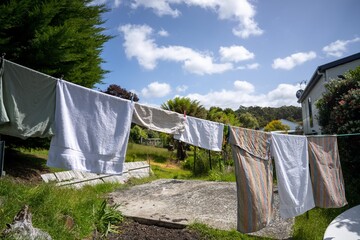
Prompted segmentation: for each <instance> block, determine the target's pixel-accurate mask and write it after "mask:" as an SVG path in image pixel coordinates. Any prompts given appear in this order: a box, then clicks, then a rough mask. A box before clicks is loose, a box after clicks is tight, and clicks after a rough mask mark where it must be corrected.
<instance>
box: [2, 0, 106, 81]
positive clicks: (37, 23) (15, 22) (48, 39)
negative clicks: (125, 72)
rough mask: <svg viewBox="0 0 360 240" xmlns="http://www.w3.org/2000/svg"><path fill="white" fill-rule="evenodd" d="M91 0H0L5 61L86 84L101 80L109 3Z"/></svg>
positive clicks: (103, 72) (103, 71)
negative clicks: (105, 23) (104, 23)
mask: <svg viewBox="0 0 360 240" xmlns="http://www.w3.org/2000/svg"><path fill="white" fill-rule="evenodd" d="M89 3H90V0H2V1H0V23H1V24H0V52H1V53H6V59H8V60H11V61H14V62H16V63H19V64H21V65H24V66H27V67H29V68H32V69H35V70H38V71H40V72H43V73H46V74H49V75H51V76H54V77H57V78H59V77H61V76H62V75H64V79H65V80H68V81H70V82H74V83H76V84H80V85H82V86H85V87H93V86H94V85H95V84H96V83H100V82H101V80H102V78H103V76H104V74H105V73H106V72H107V71H105V70H103V69H102V68H101V66H100V64H101V63H102V62H103V60H102V59H101V57H100V53H101V51H102V48H103V44H104V43H105V42H106V41H108V40H109V39H110V38H111V36H108V35H105V34H104V33H103V31H104V28H103V27H101V24H103V21H102V20H101V14H102V13H104V12H106V11H107V9H106V8H105V6H104V5H99V6H90V5H89Z"/></svg>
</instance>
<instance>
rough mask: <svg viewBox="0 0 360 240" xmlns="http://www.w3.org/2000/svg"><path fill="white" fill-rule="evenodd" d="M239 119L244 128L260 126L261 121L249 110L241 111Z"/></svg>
mask: <svg viewBox="0 0 360 240" xmlns="http://www.w3.org/2000/svg"><path fill="white" fill-rule="evenodd" d="M239 120H240V122H241V126H242V127H244V128H251V129H257V128H259V123H258V121H257V119H256V118H255V117H254V116H253V115H252V114H251V113H249V112H246V113H241V114H240V115H239Z"/></svg>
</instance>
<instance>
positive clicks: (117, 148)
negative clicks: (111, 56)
mask: <svg viewBox="0 0 360 240" xmlns="http://www.w3.org/2000/svg"><path fill="white" fill-rule="evenodd" d="M132 113H133V104H132V103H131V102H130V101H128V100H124V99H121V98H117V97H114V96H110V95H107V94H103V93H100V92H97V91H94V90H91V89H87V88H84V87H81V86H78V85H75V84H72V83H69V82H65V81H58V83H57V89H56V111H55V125H56V127H55V128H56V131H55V136H54V137H53V138H52V140H51V145H50V151H49V159H48V162H47V165H48V166H51V167H58V168H64V169H73V170H81V171H88V172H94V173H108V174H115V173H121V172H122V171H123V163H124V160H125V155H126V149H127V143H128V138H129V133H130V126H131V118H132Z"/></svg>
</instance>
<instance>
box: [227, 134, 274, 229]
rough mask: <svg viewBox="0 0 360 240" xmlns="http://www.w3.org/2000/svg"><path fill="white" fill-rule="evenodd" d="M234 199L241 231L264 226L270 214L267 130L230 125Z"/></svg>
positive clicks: (270, 183)
mask: <svg viewBox="0 0 360 240" xmlns="http://www.w3.org/2000/svg"><path fill="white" fill-rule="evenodd" d="M229 131H230V138H229V143H230V144H231V149H232V154H233V158H234V161H235V174H236V187H237V199H238V207H237V208H238V221H237V229H238V231H240V232H243V233H249V232H255V231H259V230H260V229H262V228H264V227H266V226H267V225H268V224H269V223H270V221H271V219H272V215H273V205H272V203H273V172H272V163H271V158H270V152H269V150H270V145H269V138H270V134H268V133H265V132H260V131H255V130H250V129H244V128H237V127H230V128H229Z"/></svg>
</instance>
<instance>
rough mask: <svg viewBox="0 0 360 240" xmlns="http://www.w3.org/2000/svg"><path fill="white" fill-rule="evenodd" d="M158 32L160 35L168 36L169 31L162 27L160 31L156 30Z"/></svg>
mask: <svg viewBox="0 0 360 240" xmlns="http://www.w3.org/2000/svg"><path fill="white" fill-rule="evenodd" d="M158 34H159V35H160V36H162V37H168V36H169V33H168V32H167V31H166V30H164V29H161V30H160V31H158Z"/></svg>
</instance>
